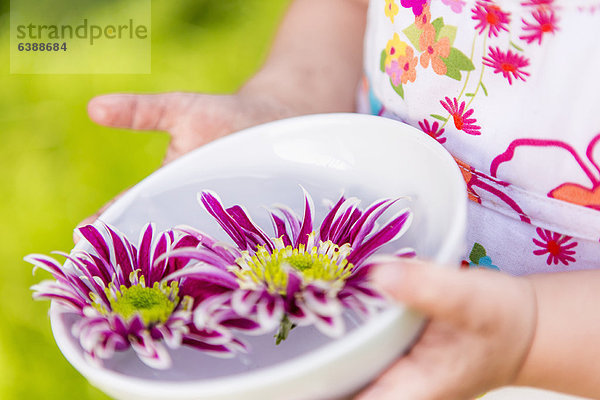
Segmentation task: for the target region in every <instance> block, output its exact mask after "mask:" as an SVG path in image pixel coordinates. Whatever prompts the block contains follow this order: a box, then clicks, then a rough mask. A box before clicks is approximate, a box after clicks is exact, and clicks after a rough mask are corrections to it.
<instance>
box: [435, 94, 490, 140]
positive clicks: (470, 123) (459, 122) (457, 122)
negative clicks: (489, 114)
mask: <svg viewBox="0 0 600 400" xmlns="http://www.w3.org/2000/svg"><path fill="white" fill-rule="evenodd" d="M440 104H441V105H442V107H444V108H445V109H446V111H448V113H449V114H450V116H451V117H452V119H453V120H454V126H455V127H456V129H458V130H459V131H463V132H464V133H467V134H469V135H481V127H480V126H479V125H475V122H477V119H475V118H469V117H470V116H471V115H473V109H472V108H470V109H468V110H465V108H466V103H465V102H464V101H462V102H461V103H460V105H459V104H458V100H457V99H456V97H455V98H453V99H450V98H449V97H446V98H445V99H444V100H441V101H440Z"/></svg>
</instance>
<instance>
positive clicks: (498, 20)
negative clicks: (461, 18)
mask: <svg viewBox="0 0 600 400" xmlns="http://www.w3.org/2000/svg"><path fill="white" fill-rule="evenodd" d="M471 12H472V13H473V16H472V17H471V18H472V19H473V20H475V21H477V25H476V26H475V29H476V30H477V29H479V34H480V35H481V34H482V33H483V32H484V31H485V30H486V29H488V37H492V36H498V34H499V33H500V31H506V32H508V24H509V23H510V13H508V12H505V11H502V9H501V8H500V7H499V6H497V5H496V4H495V3H494V2H493V1H490V0H483V1H481V0H480V1H477V3H475V7H473V9H472V10H471Z"/></svg>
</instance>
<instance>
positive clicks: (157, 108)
mask: <svg viewBox="0 0 600 400" xmlns="http://www.w3.org/2000/svg"><path fill="white" fill-rule="evenodd" d="M186 96H187V94H182V93H164V94H107V95H103V96H98V97H94V98H93V99H92V100H90V102H89V103H88V107H87V109H88V114H89V116H90V118H91V119H92V121H94V122H96V123H97V124H100V125H105V126H112V127H115V128H127V129H140V130H157V131H168V130H169V129H170V128H171V125H172V123H173V121H174V120H176V118H175V117H176V116H175V115H173V114H175V113H177V112H178V111H179V110H178V108H179V107H180V105H181V103H182V97H184V98H185V97H186Z"/></svg>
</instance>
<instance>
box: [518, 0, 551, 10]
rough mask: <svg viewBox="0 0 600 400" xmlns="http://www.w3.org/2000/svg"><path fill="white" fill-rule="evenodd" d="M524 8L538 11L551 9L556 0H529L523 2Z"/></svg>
mask: <svg viewBox="0 0 600 400" xmlns="http://www.w3.org/2000/svg"><path fill="white" fill-rule="evenodd" d="M521 5H522V6H523V7H535V8H537V9H538V10H542V9H550V8H553V7H554V0H527V1H522V2H521Z"/></svg>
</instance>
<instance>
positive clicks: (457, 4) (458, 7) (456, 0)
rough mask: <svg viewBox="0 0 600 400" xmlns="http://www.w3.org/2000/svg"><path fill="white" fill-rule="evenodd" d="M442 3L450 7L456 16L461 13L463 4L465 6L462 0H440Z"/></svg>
mask: <svg viewBox="0 0 600 400" xmlns="http://www.w3.org/2000/svg"><path fill="white" fill-rule="evenodd" d="M442 3H444V4H445V5H447V6H448V7H450V9H451V10H452V11H453V12H455V13H456V14H460V13H461V12H462V11H463V7H464V6H465V4H467V3H466V2H465V1H463V0H442Z"/></svg>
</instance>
